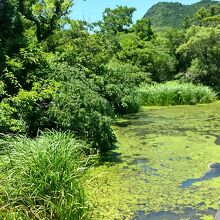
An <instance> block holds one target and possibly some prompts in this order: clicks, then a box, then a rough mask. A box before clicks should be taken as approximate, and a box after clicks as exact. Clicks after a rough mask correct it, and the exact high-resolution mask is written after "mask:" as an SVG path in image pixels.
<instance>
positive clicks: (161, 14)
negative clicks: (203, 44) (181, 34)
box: [144, 0, 220, 28]
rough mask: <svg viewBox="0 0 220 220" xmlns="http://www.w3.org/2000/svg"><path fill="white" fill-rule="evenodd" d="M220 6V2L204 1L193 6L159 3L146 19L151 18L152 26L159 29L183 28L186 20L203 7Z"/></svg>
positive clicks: (148, 12) (146, 15) (147, 14)
mask: <svg viewBox="0 0 220 220" xmlns="http://www.w3.org/2000/svg"><path fill="white" fill-rule="evenodd" d="M216 4H217V5H220V2H219V1H212V0H202V1H200V2H197V3H195V4H192V5H183V4H181V3H177V2H159V3H157V4H155V5H153V6H152V7H151V8H150V9H149V10H148V11H147V13H146V14H145V15H144V17H147V18H150V20H151V23H152V26H153V27H157V28H162V27H173V28H179V27H181V26H182V24H183V21H184V18H186V17H189V18H192V17H193V15H194V14H195V13H196V12H197V11H198V9H200V8H201V7H204V8H208V7H210V6H211V5H216Z"/></svg>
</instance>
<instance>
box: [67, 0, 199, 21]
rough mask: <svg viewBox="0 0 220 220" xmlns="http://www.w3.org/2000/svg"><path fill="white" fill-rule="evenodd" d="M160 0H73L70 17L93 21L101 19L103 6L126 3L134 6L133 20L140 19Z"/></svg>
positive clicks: (188, 0) (187, 1) (184, 1)
mask: <svg viewBox="0 0 220 220" xmlns="http://www.w3.org/2000/svg"><path fill="white" fill-rule="evenodd" d="M157 2H161V0H160V1H159V0H74V6H73V8H72V13H71V17H72V18H73V19H79V20H86V21H88V22H94V21H98V20H101V19H102V12H103V11H104V9H105V8H114V7H115V6H116V5H126V6H130V7H135V8H136V9H137V10H136V12H135V13H134V17H133V19H134V20H137V19H140V18H142V17H143V15H144V14H145V13H146V11H147V10H148V9H149V8H150V7H151V6H152V5H154V4H156V3H157ZM169 2H180V3H182V4H186V5H187V4H192V3H196V2H199V0H177V1H175V0H169Z"/></svg>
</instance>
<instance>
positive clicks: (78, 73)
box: [49, 64, 116, 153]
mask: <svg viewBox="0 0 220 220" xmlns="http://www.w3.org/2000/svg"><path fill="white" fill-rule="evenodd" d="M53 74H55V75H56V76H55V78H56V80H57V81H59V83H60V85H61V86H60V89H59V90H58V92H57V95H56V96H55V97H54V99H53V102H52V103H51V106H50V109H49V114H50V117H52V118H55V120H56V121H57V125H58V128H59V129H61V130H64V131H66V130H70V131H73V132H74V134H76V135H77V136H78V137H80V138H82V139H83V140H85V141H86V142H87V143H90V144H91V146H92V147H93V148H96V149H97V150H98V151H99V152H100V153H104V152H106V151H108V150H109V149H111V148H112V146H113V143H114V142H115V140H116V138H115V135H114V134H113V130H112V128H111V125H112V122H113V121H112V118H111V117H113V111H112V108H111V105H110V104H109V102H108V101H107V100H106V99H104V98H103V97H101V96H100V95H99V93H98V92H96V91H95V89H96V85H95V84H94V82H93V80H92V79H90V78H88V76H86V72H85V70H82V69H79V68H76V67H70V66H67V65H65V64H61V65H58V66H57V67H56V68H55V70H54V73H53Z"/></svg>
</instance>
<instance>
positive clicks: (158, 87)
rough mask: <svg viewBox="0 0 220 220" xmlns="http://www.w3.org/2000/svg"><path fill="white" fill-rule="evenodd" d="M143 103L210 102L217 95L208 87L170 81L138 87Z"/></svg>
mask: <svg viewBox="0 0 220 220" xmlns="http://www.w3.org/2000/svg"><path fill="white" fill-rule="evenodd" d="M140 94H141V97H142V98H141V99H142V104H143V105H149V106H152V105H162V106H163V105H194V104H199V103H210V102H213V101H215V100H216V99H217V95H216V93H215V92H213V91H212V90H211V89H210V88H209V87H207V86H203V85H194V84H192V83H180V82H178V81H170V82H166V83H164V84H162V83H161V84H155V85H146V86H144V87H141V88H140Z"/></svg>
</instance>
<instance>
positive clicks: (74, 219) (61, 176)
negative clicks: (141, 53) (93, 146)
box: [0, 132, 89, 220]
mask: <svg viewBox="0 0 220 220" xmlns="http://www.w3.org/2000/svg"><path fill="white" fill-rule="evenodd" d="M1 148H2V149H1V152H2V154H1V156H0V218H1V219H7V220H9V219H16V220H17V219H22V220H23V219H57V220H59V219H60V220H61V219H62V220H64V219H66V220H78V219H87V210H88V203H87V201H86V198H85V194H84V189H83V186H82V181H81V177H82V175H83V173H84V171H85V169H86V166H87V164H88V162H89V159H88V158H89V157H86V156H85V154H84V151H83V149H84V148H85V146H84V144H83V143H80V142H79V141H77V140H75V139H74V138H73V137H72V136H71V135H70V134H62V133H58V132H56V133H48V134H44V135H43V136H41V137H38V138H36V139H35V140H30V139H28V138H25V137H19V138H15V139H14V138H13V139H12V138H10V139H7V138H6V139H1Z"/></svg>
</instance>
